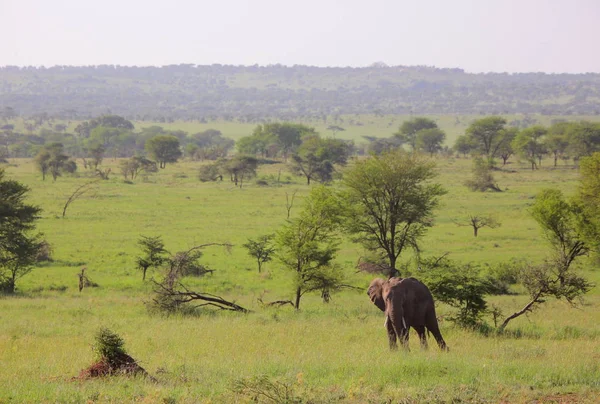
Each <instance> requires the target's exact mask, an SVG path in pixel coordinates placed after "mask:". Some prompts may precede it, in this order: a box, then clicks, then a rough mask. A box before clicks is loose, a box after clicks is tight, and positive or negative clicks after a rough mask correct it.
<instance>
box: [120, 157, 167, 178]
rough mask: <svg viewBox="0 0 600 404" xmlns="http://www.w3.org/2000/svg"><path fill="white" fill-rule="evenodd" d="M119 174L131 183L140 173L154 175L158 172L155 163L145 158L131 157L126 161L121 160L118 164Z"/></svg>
mask: <svg viewBox="0 0 600 404" xmlns="http://www.w3.org/2000/svg"><path fill="white" fill-rule="evenodd" d="M119 166H120V168H121V174H122V175H123V177H124V178H125V179H127V178H130V179H131V180H132V181H133V180H134V179H136V178H137V176H138V174H141V173H147V174H150V173H155V172H157V171H158V167H157V165H156V163H155V162H154V161H152V160H148V159H147V158H145V157H137V156H134V157H131V158H129V159H127V160H121V162H120V163H119Z"/></svg>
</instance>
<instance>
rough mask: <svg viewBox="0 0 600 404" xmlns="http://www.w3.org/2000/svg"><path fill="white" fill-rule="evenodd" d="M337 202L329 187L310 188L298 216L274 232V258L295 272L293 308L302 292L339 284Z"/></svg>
mask: <svg viewBox="0 0 600 404" xmlns="http://www.w3.org/2000/svg"><path fill="white" fill-rule="evenodd" d="M340 214H341V211H340V203H339V200H338V198H337V197H336V195H335V194H334V193H333V191H332V190H331V189H330V188H326V187H324V186H321V187H317V188H314V189H313V190H312V191H311V193H310V195H309V196H308V198H306V200H305V202H304V207H303V209H302V212H300V214H299V216H298V217H296V218H294V219H292V220H288V221H287V223H286V224H285V225H284V226H283V227H282V228H281V229H280V230H279V231H278V232H277V236H276V246H277V251H279V253H278V258H279V260H280V261H281V263H282V264H283V265H284V267H285V268H286V269H287V270H289V271H291V272H293V273H294V275H295V289H296V293H295V295H296V296H295V300H294V307H295V308H296V310H297V309H299V308H300V299H301V298H302V296H303V295H304V294H306V293H309V292H313V291H321V292H322V293H329V292H330V291H332V290H335V289H337V288H339V287H340V286H341V282H342V277H341V269H340V268H339V267H338V266H336V265H334V264H333V262H332V261H333V259H334V258H335V255H336V253H337V251H338V244H339V241H338V236H337V231H338V228H339V223H340V220H341V216H340Z"/></svg>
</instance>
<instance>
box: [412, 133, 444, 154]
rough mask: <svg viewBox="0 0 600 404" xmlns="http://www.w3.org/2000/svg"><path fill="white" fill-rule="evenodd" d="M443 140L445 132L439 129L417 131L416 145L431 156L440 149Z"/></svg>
mask: <svg viewBox="0 0 600 404" xmlns="http://www.w3.org/2000/svg"><path fill="white" fill-rule="evenodd" d="M445 140H446V134H445V133H444V131H443V130H441V129H438V128H431V129H422V130H420V131H418V132H417V139H416V147H417V149H418V150H421V151H423V152H425V153H429V155H430V156H432V157H433V155H434V154H435V153H438V152H439V151H440V150H442V145H443V144H444V141H445Z"/></svg>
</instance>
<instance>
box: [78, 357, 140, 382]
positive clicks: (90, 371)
mask: <svg viewBox="0 0 600 404" xmlns="http://www.w3.org/2000/svg"><path fill="white" fill-rule="evenodd" d="M115 375H143V376H148V372H146V370H145V369H144V368H142V367H141V366H140V365H138V364H137V363H136V361H135V359H133V358H132V357H131V356H129V355H126V354H123V355H120V356H118V357H117V358H114V359H113V360H112V361H109V360H107V359H106V358H103V359H101V360H99V361H98V362H96V363H93V364H92V365H90V366H89V367H87V368H86V369H83V370H82V371H81V372H79V375H78V376H77V377H74V378H73V379H74V380H87V379H92V378H95V377H105V376H115Z"/></svg>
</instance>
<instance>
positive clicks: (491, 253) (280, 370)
mask: <svg viewBox="0 0 600 404" xmlns="http://www.w3.org/2000/svg"><path fill="white" fill-rule="evenodd" d="M400 122H401V120H400V121H398V122H396V123H395V124H394V125H393V128H392V129H393V130H395V128H396V127H397V126H398V125H399V124H400ZM165 126H168V125H165ZM252 126H253V125H250V126H249V127H250V128H251V127H252ZM341 126H343V125H341ZM440 126H442V125H440ZM180 127H181V126H180ZM208 127H211V125H210V124H208ZM442 127H443V126H442ZM181 129H184V130H190V131H193V130H192V129H185V128H184V127H181ZM392 129H390V131H392ZM194 130H195V129H194ZM198 130H201V129H198ZM239 130H240V131H241V130H242V129H241V127H240V129H239ZM382 131H383V129H382ZM348 132H350V131H347V132H343V133H341V134H340V135H339V137H345V136H346V135H348V136H349V135H350V134H349V133H348ZM381 133H383V132H381ZM224 134H225V135H230V133H228V132H225V131H224ZM232 137H234V136H232ZM10 163H11V164H10V165H8V166H6V171H7V174H8V176H9V177H11V178H14V179H17V180H19V181H21V182H23V183H25V184H27V185H29V186H30V187H31V193H30V200H31V202H33V203H35V204H38V205H40V206H41V207H42V208H43V209H44V212H43V217H42V219H41V220H40V221H39V225H38V228H39V230H40V231H42V232H43V233H44V234H45V238H46V239H47V240H48V241H49V242H50V243H51V244H52V246H53V249H54V259H55V261H54V262H53V263H51V264H49V265H45V266H42V267H39V268H36V269H34V270H33V271H32V272H31V273H30V274H29V275H27V276H26V277H24V278H23V279H21V280H20V281H19V283H18V288H19V294H18V295H17V296H15V297H0V363H1V364H2V366H0V381H1V383H0V403H3V402H84V401H87V402H96V401H97V402H148V403H150V402H152V403H153V402H167V403H174V402H190V403H192V402H217V403H221V402H227V403H228V402H250V401H251V400H252V397H253V396H252V395H251V394H246V393H243V392H240V390H239V388H236V386H237V387H239V386H240V385H244V383H245V385H246V386H253V385H254V386H258V389H259V390H261V389H262V391H266V392H268V393H273V390H269V388H268V384H267V383H266V382H265V379H258V378H260V377H263V376H264V377H266V378H268V380H270V381H271V382H274V383H278V384H277V386H279V387H281V388H282V389H284V388H286V389H287V391H288V392H289V397H288V398H297V399H301V400H303V401H304V402H348V403H365V402H373V403H381V402H501V401H503V402H531V401H533V400H538V402H551V401H554V402H561V400H562V402H596V400H597V397H598V396H599V394H600V365H599V364H600V325H599V324H600V293H599V292H598V288H594V289H593V290H592V291H591V292H590V293H589V294H588V295H587V296H586V298H585V303H584V304H583V305H581V306H580V307H578V308H577V309H574V308H571V307H570V306H569V305H567V304H566V303H564V302H556V301H550V302H548V303H547V304H546V305H544V306H543V307H542V308H541V309H540V310H538V311H536V312H534V313H533V314H531V315H529V316H528V317H526V318H525V317H521V318H519V319H517V320H514V321H513V322H511V324H510V325H509V327H508V330H509V331H511V333H509V334H507V335H504V336H493V337H485V336H483V335H480V334H477V333H474V332H468V331H464V330H461V329H458V328H455V327H453V326H452V324H451V323H450V322H448V321H442V323H441V327H442V333H443V334H444V338H445V340H446V341H447V342H448V344H449V346H450V349H451V350H450V352H449V353H442V352H439V351H438V350H437V348H436V347H434V346H432V347H431V348H430V349H429V350H428V351H421V350H419V348H418V344H417V342H418V341H417V339H416V335H414V334H413V335H412V337H411V338H412V340H411V348H412V350H411V352H409V353H407V352H402V351H399V352H393V353H390V352H389V350H388V348H387V337H386V335H385V330H384V328H383V326H382V325H383V320H384V319H383V315H382V313H381V312H379V311H378V310H377V308H376V307H374V306H373V305H372V304H371V303H370V301H369V300H368V297H367V296H366V294H365V291H360V292H358V291H347V292H343V293H340V294H336V295H334V296H333V301H332V302H331V303H329V304H324V303H322V302H321V299H320V297H319V296H318V295H312V296H307V297H305V298H303V302H302V310H301V311H300V312H297V313H296V312H294V311H293V310H292V309H291V308H289V307H284V308H281V309H266V308H263V307H262V306H261V305H260V304H259V303H258V301H257V298H259V297H262V298H263V299H264V300H265V301H271V300H278V299H290V298H291V296H292V294H293V291H292V275H291V273H288V272H286V271H285V270H284V269H282V267H281V265H280V264H278V263H277V262H271V263H267V264H266V270H265V271H263V273H260V274H259V273H258V271H257V269H256V265H255V263H254V261H253V260H252V259H251V258H250V257H249V256H247V255H246V253H245V251H244V249H243V248H242V247H241V244H243V243H244V242H245V241H246V240H247V239H248V238H249V237H256V236H258V235H261V234H267V233H271V232H274V231H276V230H277V229H278V228H279V227H280V226H281V225H282V224H283V223H284V222H285V218H286V209H285V194H286V192H288V193H290V192H293V191H294V190H296V189H297V190H298V199H297V203H296V205H295V207H294V208H293V209H292V215H294V213H295V212H298V210H299V209H300V208H301V203H302V197H304V196H305V195H307V193H308V191H309V188H308V187H307V186H306V185H304V182H303V181H302V179H296V178H294V179H292V183H291V184H287V185H283V186H269V187H259V186H257V185H254V184H249V185H248V186H247V187H244V188H243V189H238V188H234V187H233V185H231V184H230V183H229V182H223V183H200V182H199V181H198V180H197V178H196V172H197V168H198V166H199V163H192V162H182V163H179V164H175V165H169V166H167V168H166V169H165V170H161V172H160V173H158V174H157V175H154V176H151V177H149V178H148V179H147V180H142V179H140V180H136V181H135V182H134V183H133V184H127V183H124V182H123V181H122V178H120V177H118V176H117V175H113V177H112V178H111V179H110V180H108V181H103V182H101V183H100V184H98V186H97V188H96V190H95V191H93V192H90V193H88V194H85V195H84V196H82V197H81V198H80V199H78V200H77V201H75V202H74V203H73V204H72V205H71V206H70V207H69V210H68V211H67V215H66V217H65V218H61V217H60V216H61V212H62V208H63V205H64V203H65V201H66V199H67V197H68V196H69V195H70V194H71V193H72V192H73V191H74V189H75V188H76V187H77V186H78V185H80V184H82V183H84V182H86V181H88V180H89V178H86V177H85V174H84V173H80V176H79V177H64V178H59V179H58V180H57V181H56V182H55V183H53V182H52V181H51V180H46V181H42V180H41V175H40V174H39V173H37V172H36V171H35V169H34V167H33V165H32V164H31V162H30V161H28V160H11V161H10ZM546 164H547V165H550V163H549V162H548V163H546ZM105 165H107V166H112V168H113V172H118V168H117V167H118V162H117V161H111V160H108V161H106V162H105ZM470 167H471V162H470V160H466V159H449V160H439V161H438V169H439V173H440V176H439V178H438V179H439V181H440V182H441V183H442V184H444V186H445V187H446V188H447V189H448V191H449V192H448V194H447V195H446V196H444V197H443V206H442V208H441V209H440V210H439V213H438V215H437V220H436V225H435V226H434V227H433V229H431V231H430V232H429V233H428V234H427V236H426V237H425V239H424V240H423V247H424V255H425V256H432V255H435V256H439V255H441V254H443V253H449V254H450V258H452V259H454V260H457V261H460V262H465V263H466V262H471V263H476V264H480V265H486V264H495V263H499V262H503V261H507V260H509V259H511V258H523V259H527V260H529V261H532V262H536V261H539V260H541V259H543V257H544V256H546V255H547V253H548V252H549V248H548V245H547V243H546V241H545V240H544V239H543V238H542V237H541V233H540V230H539V228H538V227H537V225H536V223H535V222H534V221H533V220H532V219H531V218H530V217H529V215H528V212H527V207H528V205H529V204H530V203H531V202H532V198H533V197H534V195H535V194H536V193H537V192H538V191H539V190H541V189H543V188H546V187H551V188H558V189H561V190H563V192H565V194H567V195H571V194H572V193H573V191H574V190H575V187H576V185H577V177H578V172H577V170H576V169H573V168H572V167H569V166H567V167H563V166H561V167H559V168H557V169H549V168H544V169H542V170H539V171H536V172H531V171H530V170H528V169H527V168H526V166H525V165H520V164H518V163H514V164H512V165H511V166H510V170H506V171H501V172H497V173H496V174H495V175H496V179H497V182H498V184H499V186H500V187H501V188H502V189H504V190H505V192H502V193H483V194H480V193H471V192H470V191H467V189H466V187H465V186H464V185H463V181H464V180H465V178H466V177H468V175H469V172H470ZM280 168H283V167H281V166H278V165H271V166H268V167H263V168H262V170H261V172H260V175H261V176H263V177H268V176H269V175H276V174H277V172H278V170H279V169H280ZM283 169H284V168H283ZM286 175H287V174H285V173H282V177H285V176H286ZM467 213H491V214H494V215H495V216H496V217H497V218H498V220H499V221H500V222H501V223H502V226H501V227H500V228H497V229H482V230H481V231H480V235H479V237H477V238H474V237H473V236H472V232H471V229H470V228H468V227H458V226H457V225H456V224H455V223H454V221H456V220H460V219H461V218H463V217H465V215H466V214H467ZM140 235H147V236H155V235H161V236H162V237H163V239H164V241H165V243H166V246H167V248H168V249H170V250H171V251H180V250H184V249H187V248H189V247H191V246H194V245H197V244H202V243H208V242H231V243H232V244H234V247H233V248H232V249H231V251H230V252H229V253H228V252H227V251H225V250H223V249H221V248H218V247H215V248H207V249H206V250H204V253H205V255H204V257H203V261H204V263H206V264H207V265H209V266H210V267H211V268H213V269H215V272H214V273H213V274H211V275H209V276H206V277H204V278H194V279H186V282H187V284H188V285H190V287H191V288H192V289H195V290H198V291H207V292H212V293H215V294H218V295H221V296H223V297H225V298H228V299H231V300H235V301H236V302H237V303H238V304H241V305H242V306H244V307H247V308H249V309H251V310H253V312H252V313H250V314H247V315H241V314H233V313H224V312H219V313H209V312H207V313H204V314H201V315H198V316H194V317H183V316H181V317H180V316H176V317H169V318H163V317H157V316H151V315H149V314H148V312H147V310H146V307H145V305H144V302H145V301H147V300H148V299H149V296H150V287H149V285H148V282H146V283H145V282H142V279H141V272H140V271H138V270H137V269H136V267H135V257H136V255H137V253H138V247H137V245H136V243H137V240H138V239H139V237H140ZM363 254H364V251H362V249H361V248H360V247H359V246H357V245H355V244H352V243H351V242H350V241H348V240H346V241H344V242H343V244H342V246H341V250H340V253H339V256H338V259H337V261H338V263H340V264H341V265H342V266H343V267H344V270H345V272H346V274H347V282H348V283H351V284H353V285H356V286H360V287H364V288H365V289H366V286H367V285H368V283H369V281H370V280H371V278H372V276H371V275H367V274H362V273H356V269H355V265H356V263H357V261H358V259H359V257H360V256H361V255H363ZM411 259H412V257H410V256H409V255H407V256H405V257H403V258H402V260H403V261H408V260H411ZM584 264H585V265H584V268H583V269H584V271H585V274H586V275H587V277H588V278H589V279H590V280H592V281H594V282H595V283H598V282H599V281H600V273H599V272H598V271H597V268H595V267H594V266H593V265H592V264H591V262H585V263H584ZM82 266H86V267H87V268H88V275H89V277H90V278H91V279H92V280H93V281H95V282H97V283H98V284H99V285H100V287H98V288H88V289H84V291H83V292H82V293H79V292H78V290H77V273H78V272H79V269H80V267H82ZM149 275H150V276H158V274H157V273H155V272H152V273H150V274H149ZM526 299H527V297H526V296H524V295H510V296H500V297H494V298H490V300H491V302H493V303H494V304H495V305H497V306H498V307H500V308H501V309H502V310H503V311H504V313H505V314H510V313H512V311H514V310H515V309H517V308H520V307H521V306H522V305H523V304H524V303H525V302H526ZM450 310H451V309H450V308H449V307H445V306H443V305H440V307H439V309H438V314H439V315H441V316H442V317H443V316H444V315H445V314H447V313H449V311H450ZM101 326H105V327H109V328H111V329H112V330H113V331H115V332H117V333H118V334H119V335H121V336H122V337H123V338H124V340H125V342H126V345H125V347H126V349H127V350H128V352H129V353H130V354H131V355H132V356H133V357H134V358H136V359H137V360H139V361H140V363H141V364H142V366H143V367H145V368H146V369H147V370H148V371H149V372H150V373H151V374H152V375H154V376H155V377H156V379H157V381H156V382H151V381H148V380H143V379H136V378H125V377H114V378H110V379H108V380H94V381H72V380H71V378H72V377H73V376H76V375H77V374H78V373H79V371H80V370H81V369H83V368H85V367H86V366H88V365H89V364H91V363H92V361H93V359H94V354H93V352H92V350H91V344H92V342H93V336H94V334H95V332H96V331H97V330H98V329H99V327H101ZM261 380H262V381H261ZM253 383H254V384H253ZM262 398H263V399H264V398H265V397H262ZM569 400H570V401H569ZM264 401H265V402H268V400H266V399H265V400H264ZM282 401H283V396H278V397H277V399H276V400H275V401H274V402H282ZM272 402H273V401H272Z"/></svg>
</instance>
